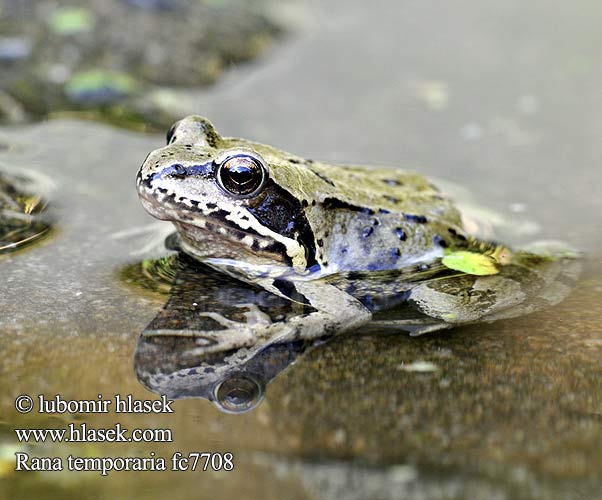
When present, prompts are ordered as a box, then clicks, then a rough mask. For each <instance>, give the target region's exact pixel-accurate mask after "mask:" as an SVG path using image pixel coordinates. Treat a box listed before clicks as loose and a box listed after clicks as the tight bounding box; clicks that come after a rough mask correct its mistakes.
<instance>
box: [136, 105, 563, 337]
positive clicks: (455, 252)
mask: <svg viewBox="0 0 602 500" xmlns="http://www.w3.org/2000/svg"><path fill="white" fill-rule="evenodd" d="M136 183H137V189H138V194H139V196H140V199H141V201H142V204H143V206H144V208H145V209H146V210H147V211H148V212H149V213H150V214H151V215H153V216H154V217H156V218H158V219H161V220H166V221H170V222H172V223H173V224H174V225H175V228H176V234H177V246H178V248H179V249H180V250H182V251H183V252H185V253H186V254H188V255H190V256H192V257H193V258H195V259H197V260H198V261H201V262H203V263H205V264H207V265H209V266H211V267H213V268H214V269H216V270H218V271H220V272H223V273H226V274H228V275H230V276H233V277H235V278H237V279H240V280H243V281H245V282H247V283H251V284H253V285H255V286H257V287H260V288H262V289H265V290H267V291H269V292H272V293H274V294H276V295H279V296H281V297H285V298H287V299H288V300H291V301H293V302H295V303H297V304H299V306H300V307H304V308H306V310H307V312H306V314H301V315H297V316H295V318H292V319H291V320H290V321H284V322H281V323H279V324H265V323H263V324H259V323H257V322H252V321H251V320H249V321H247V322H244V323H240V324H239V325H236V326H235V325H232V324H231V323H227V322H225V321H220V318H219V314H218V313H215V314H214V315H213V316H212V318H213V320H214V321H215V323H216V332H217V331H221V333H220V334H219V335H218V334H217V333H215V335H213V334H209V333H207V332H205V333H206V335H205V336H206V337H207V338H208V339H210V340H211V339H213V344H221V348H223V347H224V345H223V343H224V342H226V344H227V346H229V347H232V348H234V347H240V346H241V345H251V344H252V343H253V342H254V341H255V340H256V339H257V338H268V337H270V336H274V335H277V336H278V335H279V336H287V337H290V338H299V337H318V336H321V335H324V334H325V333H329V332H335V331H344V330H348V329H351V328H356V327H358V326H360V325H362V324H365V323H368V322H370V321H372V322H374V321H377V320H378V314H379V313H381V312H383V311H387V310H389V311H395V310H396V309H400V308H401V309H403V308H406V309H407V308H409V309H411V311H412V314H410V315H408V313H407V311H405V312H403V313H400V315H399V317H396V316H395V315H393V316H391V315H389V316H387V319H386V320H381V323H382V324H383V325H386V326H394V327H399V328H402V329H405V330H407V331H410V332H411V333H413V334H421V333H425V332H428V331H433V330H437V329H441V328H447V327H449V326H453V325H457V324H464V323H470V322H474V321H479V320H487V321H491V320H495V319H500V318H505V317H511V316H516V315H519V314H524V313H526V312H530V311H532V310H536V309H539V308H540V307H542V306H544V305H549V304H553V303H556V302H558V301H559V300H560V299H561V298H563V297H564V296H565V295H566V293H567V291H568V289H569V286H570V283H569V282H570V280H571V277H574V270H573V271H570V270H569V269H570V268H571V266H567V265H562V263H563V262H564V261H565V259H564V256H562V255H561V256H558V255H551V254H550V252H548V251H547V250H546V251H544V252H538V253H534V252H527V251H515V252H513V251H512V250H510V249H509V248H507V247H504V246H501V245H497V244H494V243H489V242H485V241H480V240H478V239H477V238H475V237H474V236H473V235H471V234H470V233H469V231H468V230H467V229H466V225H465V223H464V217H463V215H462V214H461V213H460V211H459V210H458V208H456V206H455V205H454V203H453V202H452V200H450V199H449V198H448V197H446V196H445V195H444V194H442V193H441V192H440V191H439V190H438V189H437V188H436V187H435V186H434V185H433V184H432V183H431V182H430V181H429V180H428V179H426V178H425V177H423V176H421V175H419V174H416V173H411V172H406V171H403V170H398V169H384V168H376V169H375V168H365V167H358V166H340V165H329V164H325V163H320V162H317V161H312V160H307V159H303V158H300V157H298V156H295V155H292V154H289V153H286V152H284V151H281V150H278V149H276V148H273V147H271V146H267V145H264V144H259V143H256V142H251V141H247V140H244V139H237V138H228V137H222V136H221V135H220V134H219V133H218V132H217V131H216V130H215V128H214V127H213V125H212V124H211V123H210V122H209V121H208V120H207V119H205V118H203V117H200V116H189V117H187V118H184V119H182V120H180V121H179V122H177V123H175V124H174V125H173V126H172V127H171V129H170V130H169V132H168V134H167V146H165V147H163V148H161V149H157V150H155V151H153V152H151V153H150V154H149V155H148V157H147V158H146V160H145V161H144V163H143V165H142V167H141V168H140V170H139V172H138V176H137V179H136ZM467 255H468V256H469V257H470V259H473V258H474V259H476V260H477V261H478V262H481V260H483V259H485V261H486V263H487V266H486V267H487V269H486V270H485V271H483V270H482V269H475V270H473V268H472V267H471V266H464V265H460V266H457V265H454V262H455V261H457V260H458V258H460V260H461V259H462V258H464V257H466V256H467ZM450 262H451V264H450ZM477 267H479V266H477ZM481 267H482V266H481ZM567 270H569V271H567ZM205 314H209V313H205ZM391 318H392V319H391ZM224 329H225V330H227V331H228V332H230V334H231V335H230V337H228V335H226V334H225V333H224V332H223V330H224ZM172 333H174V332H172ZM174 334H175V333H174ZM179 334H182V333H181V332H179ZM188 334H190V332H188ZM212 335H213V336H212ZM225 339H227V340H225ZM209 344H211V342H209ZM209 344H208V345H209Z"/></svg>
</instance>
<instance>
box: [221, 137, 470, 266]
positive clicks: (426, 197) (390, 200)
mask: <svg viewBox="0 0 602 500" xmlns="http://www.w3.org/2000/svg"><path fill="white" fill-rule="evenodd" d="M222 141H223V143H222V145H223V146H224V147H248V148H251V149H253V150H254V151H257V152H259V153H260V154H261V155H262V156H263V158H264V159H265V160H266V162H267V163H268V164H269V165H270V176H271V177H273V178H274V180H275V182H276V183H277V184H278V185H279V186H282V187H284V188H285V189H286V190H287V191H288V192H289V193H290V195H291V197H292V198H294V199H296V200H298V201H299V202H300V204H301V207H302V208H303V212H304V215H305V217H306V218H307V221H308V223H309V226H310V227H311V230H312V232H313V241H314V243H315V248H314V249H313V250H314V251H315V261H316V262H317V264H319V266H320V269H321V271H322V272H326V273H334V272H339V271H374V270H387V269H404V268H408V267H412V266H417V267H420V266H423V267H424V265H425V264H428V263H429V262H433V261H435V260H436V259H437V258H439V257H441V256H443V251H444V248H446V247H447V246H456V245H460V246H464V245H465V244H466V241H467V239H466V236H465V235H464V230H463V227H462V221H461V216H460V212H459V211H458V209H457V208H456V207H455V205H454V204H453V202H452V200H451V199H449V198H448V197H446V196H445V195H444V194H442V193H441V191H440V190H439V189H438V188H437V187H436V186H435V185H434V184H433V183H431V182H430V181H429V179H427V178H426V177H424V176H422V175H420V174H417V173H415V172H410V171H405V170H401V169H395V168H372V167H363V166H356V165H351V166H349V165H332V164H327V163H322V162H316V161H312V160H306V159H304V158H301V157H298V156H295V155H292V154H290V153H287V152H284V151H281V150H279V149H276V148H273V147H271V146H267V145H264V144H260V143H255V142H250V141H246V140H244V139H235V138H223V139H222Z"/></svg>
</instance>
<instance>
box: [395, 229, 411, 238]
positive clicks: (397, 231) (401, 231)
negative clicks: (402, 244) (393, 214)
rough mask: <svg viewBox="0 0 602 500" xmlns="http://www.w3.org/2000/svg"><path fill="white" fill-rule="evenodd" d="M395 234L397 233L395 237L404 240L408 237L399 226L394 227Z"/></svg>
mask: <svg viewBox="0 0 602 500" xmlns="http://www.w3.org/2000/svg"><path fill="white" fill-rule="evenodd" d="M395 234H396V235H397V237H398V238H399V239H400V240H401V241H405V240H407V239H408V237H407V236H406V233H405V231H404V230H403V229H402V228H400V227H396V228H395Z"/></svg>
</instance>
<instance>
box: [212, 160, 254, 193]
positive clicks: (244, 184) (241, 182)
mask: <svg viewBox="0 0 602 500" xmlns="http://www.w3.org/2000/svg"><path fill="white" fill-rule="evenodd" d="M219 175H220V180H221V183H222V185H223V186H224V188H225V189H226V190H227V191H229V192H231V193H232V194H237V195H245V194H249V193H252V192H253V191H255V190H256V189H257V188H258V187H259V186H260V185H261V183H262V181H263V171H262V167H261V166H260V165H259V164H258V163H257V162H256V161H255V160H254V159H253V158H250V157H248V156H236V157H234V158H231V159H229V160H227V161H226V162H225V163H224V164H223V165H222V167H221V169H220V172H219Z"/></svg>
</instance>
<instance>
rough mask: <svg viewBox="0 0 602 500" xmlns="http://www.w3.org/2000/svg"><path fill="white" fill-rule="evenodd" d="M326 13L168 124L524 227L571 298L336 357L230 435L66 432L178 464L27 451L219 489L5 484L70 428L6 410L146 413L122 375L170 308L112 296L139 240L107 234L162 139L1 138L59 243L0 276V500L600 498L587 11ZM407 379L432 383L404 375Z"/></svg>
mask: <svg viewBox="0 0 602 500" xmlns="http://www.w3.org/2000/svg"><path fill="white" fill-rule="evenodd" d="M325 8H326V7H323V6H322V7H320V6H319V5H317V4H316V5H313V4H310V8H309V9H308V13H309V25H308V29H307V31H306V32H305V33H303V34H300V35H299V36H298V37H297V38H295V39H292V40H290V41H289V42H287V43H285V44H284V45H283V46H281V47H280V48H279V49H277V50H275V51H274V52H273V53H272V54H271V55H270V56H269V57H267V58H266V59H265V60H264V61H263V62H261V63H260V64H259V65H258V66H257V67H255V68H244V69H242V70H237V69H235V70H234V71H233V72H232V73H231V74H230V76H229V77H228V79H227V81H226V82H224V84H223V85H220V86H217V87H216V88H215V89H213V90H211V91H209V92H204V93H198V94H197V93H192V92H191V93H190V94H188V95H187V96H185V97H186V98H185V99H184V98H183V101H182V102H183V105H186V106H187V108H186V110H183V111H184V112H185V113H190V112H200V113H203V114H205V115H207V116H209V117H211V118H212V120H213V121H214V122H215V124H216V126H217V127H218V129H220V131H221V132H223V133H224V134H227V135H240V136H245V137H249V138H252V139H256V140H262V141H265V142H268V143H272V144H274V145H278V146H280V147H282V148H285V149H289V150H291V151H293V152H295V153H298V154H301V155H305V156H309V157H314V158H319V159H327V160H334V161H341V162H343V161H352V162H354V163H370V164H389V165H400V166H403V167H408V166H409V167H411V168H418V169H420V170H421V171H423V172H424V173H426V174H428V175H434V176H438V177H442V178H445V179H449V180H451V181H453V182H455V183H456V184H460V185H462V186H465V187H466V188H467V189H468V190H470V191H472V192H473V193H476V199H477V201H478V202H480V203H481V204H484V205H486V206H488V207H490V208H492V209H494V210H496V211H497V212H498V213H501V214H502V216H503V217H504V218H505V219H507V220H516V221H517V222H520V221H522V222H524V221H536V222H537V223H538V225H534V224H522V223H521V224H520V227H521V228H524V229H523V230H522V231H523V232H522V233H521V234H518V235H515V236H514V240H513V241H512V242H513V243H523V242H526V241H529V240H534V239H543V238H559V239H562V240H564V241H567V242H569V243H571V244H573V245H574V246H576V247H578V248H580V249H582V250H584V251H585V252H586V253H587V257H586V259H585V261H584V272H583V274H582V278H581V280H580V281H579V283H578V285H577V287H576V289H575V291H574V292H573V293H572V294H571V296H570V297H569V298H568V299H566V300H565V301H564V302H563V303H562V304H560V305H558V306H556V307H554V308H553V309H551V310H547V311H541V312H538V313H535V314H532V315H530V316H526V317H523V318H517V319H513V320H506V321H500V322H498V323H495V324H493V325H475V326H471V327H464V328H457V329H454V330H451V331H449V332H445V333H441V334H436V335H429V336H425V337H421V338H409V337H406V336H403V335H391V334H386V335H384V334H382V333H380V334H374V333H373V334H368V332H364V333H361V332H360V334H356V335H347V336H342V337H339V338H335V339H334V340H332V341H331V342H329V343H328V344H326V345H323V346H318V347H316V348H314V349H312V350H310V351H308V352H307V353H306V354H305V355H304V356H303V357H302V358H301V359H299V360H298V361H297V363H296V364H295V365H294V366H293V367H291V368H290V369H288V370H287V371H286V372H284V373H283V374H282V375H281V376H280V377H278V378H276V379H275V380H274V381H273V382H272V383H271V384H270V386H269V387H268V391H267V395H266V399H265V401H264V402H263V403H262V405H261V406H259V408H258V409H257V410H255V411H253V412H251V413H248V414H244V415H238V416H235V415H225V414H223V413H220V412H218V411H217V410H216V409H215V408H214V407H213V405H211V404H210V403H209V402H207V401H204V400H181V401H176V403H175V404H174V410H175V413H174V414H170V415H140V414H120V415H115V414H114V413H110V414H107V415H103V414H100V415H98V414H96V415H86V416H85V417H84V418H83V419H78V420H75V421H77V422H78V423H79V422H80V421H84V422H86V423H88V424H89V425H90V426H96V427H103V426H104V427H110V426H112V425H114V424H115V422H120V423H122V425H123V426H125V427H128V428H133V427H139V428H141V427H166V428H170V429H172V430H173V436H174V442H173V443H169V444H157V443H155V444H146V443H145V444H139V445H138V444H136V445H133V444H131V443H128V444H105V445H102V444H94V445H90V444H88V445H79V444H75V443H68V444H62V445H58V444H57V445H45V446H41V445H38V446H34V445H29V446H28V447H23V448H26V449H28V450H30V453H32V454H38V455H45V456H53V455H67V454H69V453H73V454H79V455H86V456H113V457H114V456H125V455H141V456H149V454H150V452H151V451H153V450H154V451H156V453H157V455H158V456H164V457H169V456H171V454H172V453H173V452H175V451H183V452H185V451H190V450H198V451H222V452H223V451H230V452H232V453H233V454H234V456H235V458H236V460H235V464H236V465H235V470H234V471H233V472H230V473H227V472H200V471H197V472H194V473H193V472H179V473H175V472H161V473H149V472H146V473H142V472H140V473H135V472H120V473H111V474H110V475H109V477H108V478H102V479H101V478H100V476H99V474H98V473H85V474H84V473H78V474H66V473H57V472H54V473H52V472H47V473H41V474H36V473H24V472H19V473H16V472H11V467H12V465H13V464H14V458H13V456H12V453H13V452H14V448H15V444H14V433H13V429H14V428H15V427H32V428H35V427H41V428H45V427H63V426H65V425H66V424H67V423H69V422H72V421H74V420H73V417H70V416H66V415H62V416H59V417H57V416H46V415H43V414H36V413H34V412H32V413H30V414H29V415H27V416H22V415H19V414H18V413H17V412H16V411H15V409H14V399H15V397H16V396H18V395H19V394H31V395H37V394H45V395H47V396H49V397H51V396H53V395H54V394H57V393H59V394H61V395H62V396H63V397H64V398H66V399H91V398H95V397H96V395H97V394H103V395H104V396H105V397H106V398H111V397H113V395H114V394H116V393H119V394H121V395H126V394H133V395H134V396H135V397H136V398H139V399H145V398H151V397H154V396H153V395H152V393H150V392H148V391H147V390H146V389H144V388H143V387H142V386H141V385H140V384H139V383H138V382H137V380H136V377H135V374H134V371H133V354H134V350H135V347H136V342H137V337H138V335H139V333H140V332H141V331H142V330H143V329H144V327H145V326H146V324H147V323H148V322H149V321H150V320H151V319H152V318H153V317H154V316H155V314H156V313H157V311H158V310H159V309H160V308H161V306H162V305H163V303H164V300H165V297H164V296H160V295H157V294H153V293H151V292H149V291H144V290H141V289H136V288H135V287H131V286H128V285H127V284H125V283H123V281H122V280H120V278H119V271H120V269H122V268H123V266H124V265H125V264H127V263H131V262H136V261H138V260H140V258H141V257H140V255H136V254H135V252H136V251H137V250H140V244H139V242H140V240H137V243H136V244H133V243H132V241H133V240H132V238H116V237H115V235H116V234H119V233H120V232H121V233H123V232H127V231H129V230H132V229H136V228H140V227H142V226H144V225H145V224H148V223H150V222H151V221H152V219H150V217H148V216H147V215H146V214H145V213H144V211H143V209H142V208H141V206H140V204H139V202H138V200H137V197H136V194H135V189H134V176H135V173H136V170H137V168H138V166H139V164H140V163H141V162H142V160H143V159H144V157H145V155H146V153H147V152H148V151H150V150H151V149H154V148H156V147H158V145H160V144H161V143H162V141H163V138H162V137H158V136H144V135H138V134H133V133H130V132H125V131H122V130H118V129H114V128H109V127H106V126H101V125H97V124H92V123H84V122H74V121H51V122H48V123H43V124H39V125H35V126H29V127H25V128H22V129H10V130H9V129H2V130H0V144H9V147H8V148H7V149H4V150H3V149H2V148H0V165H1V164H6V165H10V166H17V167H23V168H28V169H32V170H34V171H36V170H37V171H41V172H43V173H45V174H47V175H49V176H51V177H52V178H53V179H54V181H55V183H56V185H57V191H56V192H55V195H54V203H53V205H52V208H51V210H52V211H53V212H52V213H53V215H54V217H55V218H56V220H57V221H58V222H57V230H56V231H55V233H54V235H53V236H52V237H51V238H48V239H46V240H44V241H43V242H42V243H40V244H39V245H38V246H36V247H33V248H30V249H27V250H25V251H23V252H17V253H15V254H11V255H8V256H2V257H1V258H0V282H2V283H3V286H2V287H1V288H0V331H1V332H2V336H1V337H0V351H1V352H2V353H3V361H2V364H1V378H0V380H2V383H1V384H0V409H1V410H0V415H2V422H1V427H0V438H1V442H0V446H2V448H1V453H0V473H1V478H0V481H1V483H0V497H1V496H4V497H6V498H26V497H30V496H33V495H34V494H35V495H36V496H37V497H39V498H57V497H60V498H71V497H73V498H109V497H113V496H123V497H128V498H154V497H157V496H159V495H161V494H167V495H170V497H172V498H189V497H190V495H191V494H192V492H194V494H196V495H199V496H203V497H204V496H207V497H218V498H234V497H238V496H240V493H241V492H245V495H246V496H247V498H268V499H269V498H283V497H284V498H299V499H302V498H325V499H330V498H358V499H359V498H385V499H388V498H446V499H447V498H486V497H493V496H496V498H595V495H597V494H598V492H599V491H600V489H601V488H602V483H601V479H600V477H601V475H600V473H601V472H602V327H601V326H600V324H601V320H602V301H601V300H600V298H601V296H602V280H601V278H602V257H601V256H602V235H601V233H600V231H599V230H598V227H599V224H600V214H601V213H602V191H601V187H602V169H600V160H601V159H602V146H601V144H600V141H599V140H598V138H599V137H600V134H601V133H602V121H601V120H600V116H601V114H600V110H601V106H602V101H601V95H600V92H599V88H600V83H601V80H602V70H601V69H600V68H599V67H598V66H596V64H595V63H596V62H597V61H599V60H600V55H601V54H600V51H601V50H602V49H601V47H602V44H601V43H600V42H602V40H601V38H602V35H601V34H600V31H599V29H598V27H599V25H600V22H601V21H602V19H601V18H602V9H601V8H600V7H599V6H598V4H597V3H594V2H593V1H591V2H581V3H580V4H579V6H578V7H577V6H576V5H569V4H566V3H561V2H557V3H556V2H554V3H553V4H550V2H530V3H529V5H523V4H522V3H520V2H505V3H504V4H503V5H502V4H500V5H496V6H486V7H485V6H481V4H480V3H479V2H476V1H474V0H472V1H469V0H466V1H463V2H461V3H459V4H456V5H455V7H454V9H453V10H449V11H446V12H441V11H440V10H439V9H438V8H436V6H435V5H429V4H425V3H424V2H417V1H416V2H400V3H395V2H384V1H382V2H381V1H376V2H372V3H371V8H370V10H369V11H368V10H366V9H365V8H363V7H362V3H361V2H342V1H341V2H335V3H332V2H330V5H329V7H328V9H329V12H325V11H323V10H321V9H325ZM330 9H332V12H335V11H336V12H337V13H338V14H337V15H336V16H335V15H334V14H333V13H331V12H330ZM425 27H428V29H427V28H425ZM360 35H361V36H360ZM418 361H424V362H430V363H431V365H430V370H429V371H426V372H423V373H421V372H417V371H407V370H406V369H404V368H403V367H404V366H405V367H406V368H407V366H419V365H412V363H415V362H418ZM427 366H429V365H427ZM16 448H19V447H18V446H17V447H16ZM283 492H285V493H283Z"/></svg>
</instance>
